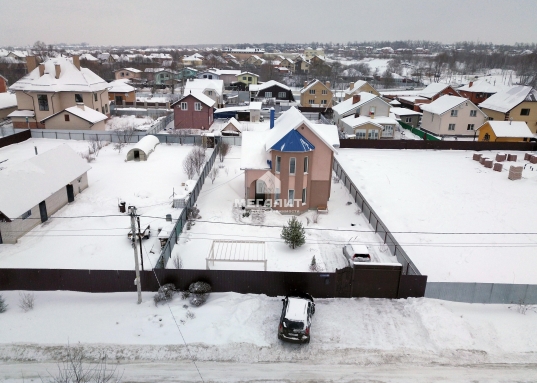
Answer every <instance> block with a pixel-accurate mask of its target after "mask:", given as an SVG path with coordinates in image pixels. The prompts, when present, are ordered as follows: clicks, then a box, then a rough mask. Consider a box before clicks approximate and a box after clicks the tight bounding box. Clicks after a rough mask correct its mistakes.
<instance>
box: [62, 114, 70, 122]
mask: <svg viewBox="0 0 537 383" xmlns="http://www.w3.org/2000/svg"><path fill="white" fill-rule="evenodd" d="M63 118H64V119H65V121H67V122H69V115H68V114H64V115H63Z"/></svg>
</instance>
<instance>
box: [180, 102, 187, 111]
mask: <svg viewBox="0 0 537 383" xmlns="http://www.w3.org/2000/svg"><path fill="white" fill-rule="evenodd" d="M181 110H188V104H187V103H186V102H182V103H181Z"/></svg>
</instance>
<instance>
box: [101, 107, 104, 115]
mask: <svg viewBox="0 0 537 383" xmlns="http://www.w3.org/2000/svg"><path fill="white" fill-rule="evenodd" d="M101 112H102V113H103V114H104V106H101Z"/></svg>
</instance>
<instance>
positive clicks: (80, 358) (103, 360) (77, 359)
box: [45, 346, 123, 383]
mask: <svg viewBox="0 0 537 383" xmlns="http://www.w3.org/2000/svg"><path fill="white" fill-rule="evenodd" d="M122 376H123V374H120V373H119V371H118V369H117V365H116V366H110V365H108V359H107V357H106V355H100V356H99V358H98V361H97V363H92V364H90V363H88V362H86V356H85V354H84V349H83V348H82V347H81V346H79V347H74V348H71V347H70V346H69V347H68V348H67V356H66V357H65V360H64V361H63V362H62V363H60V364H58V372H57V374H55V375H52V374H50V373H49V378H48V379H46V380H45V381H46V382H48V383H118V382H121V378H122Z"/></svg>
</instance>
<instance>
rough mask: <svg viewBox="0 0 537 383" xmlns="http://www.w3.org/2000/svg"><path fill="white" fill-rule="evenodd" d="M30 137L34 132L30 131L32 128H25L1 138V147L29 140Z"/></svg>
mask: <svg viewBox="0 0 537 383" xmlns="http://www.w3.org/2000/svg"><path fill="white" fill-rule="evenodd" d="M30 138H32V133H31V132H30V129H28V130H23V131H22V132H19V133H15V134H12V135H10V136H6V137H2V138H0V148H3V147H4V146H8V145H12V144H18V143H19V142H23V141H26V140H29V139H30Z"/></svg>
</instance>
